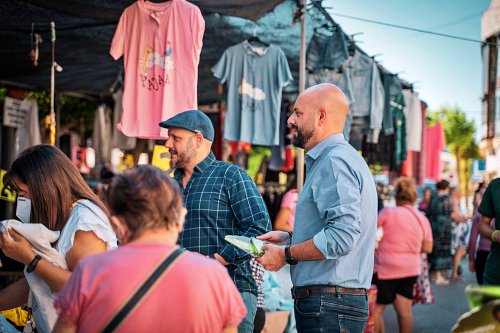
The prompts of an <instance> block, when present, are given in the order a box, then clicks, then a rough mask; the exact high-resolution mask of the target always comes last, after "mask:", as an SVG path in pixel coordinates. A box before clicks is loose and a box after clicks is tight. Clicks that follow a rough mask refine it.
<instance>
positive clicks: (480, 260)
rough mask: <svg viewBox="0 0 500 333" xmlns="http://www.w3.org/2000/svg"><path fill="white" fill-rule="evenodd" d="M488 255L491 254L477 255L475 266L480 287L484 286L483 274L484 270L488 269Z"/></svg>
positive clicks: (480, 253) (481, 252)
mask: <svg viewBox="0 0 500 333" xmlns="http://www.w3.org/2000/svg"><path fill="white" fill-rule="evenodd" d="M488 254H490V251H477V253H476V260H475V262H474V264H475V267H476V279H477V283H479V284H480V285H482V284H483V274H484V268H485V267H486V259H488Z"/></svg>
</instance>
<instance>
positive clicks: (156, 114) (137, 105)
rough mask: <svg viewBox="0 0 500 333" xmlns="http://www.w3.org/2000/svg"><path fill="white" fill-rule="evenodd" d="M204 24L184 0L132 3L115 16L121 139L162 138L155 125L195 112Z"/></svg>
mask: <svg viewBox="0 0 500 333" xmlns="http://www.w3.org/2000/svg"><path fill="white" fill-rule="evenodd" d="M204 31H205V21H204V19H203V16H202V15H201V12H200V9H199V8H198V7H196V6H195V5H193V4H191V3H189V2H187V1H185V0H171V1H167V2H165V3H158V4H156V3H153V2H150V1H136V2H135V3H134V4H132V5H130V6H129V7H127V8H126V9H125V11H124V12H123V13H122V15H121V17H120V21H119V22H118V26H117V27H116V32H115V35H114V37H113V41H112V43H111V48H110V51H109V52H110V54H111V56H112V57H113V58H114V59H115V60H118V58H120V57H121V56H122V55H123V56H124V69H125V82H124V92H123V113H122V118H121V121H120V123H119V124H118V129H120V130H121V131H122V132H123V133H124V134H125V135H127V136H132V137H140V138H148V139H162V138H163V139H164V138H165V137H166V136H167V130H166V129H163V128H160V126H158V124H159V123H160V122H161V121H163V120H165V119H168V118H170V117H172V116H174V115H176V114H178V113H180V112H183V111H186V110H192V109H196V108H197V107H198V101H197V83H198V63H199V60H200V52H201V47H202V43H203V33H204Z"/></svg>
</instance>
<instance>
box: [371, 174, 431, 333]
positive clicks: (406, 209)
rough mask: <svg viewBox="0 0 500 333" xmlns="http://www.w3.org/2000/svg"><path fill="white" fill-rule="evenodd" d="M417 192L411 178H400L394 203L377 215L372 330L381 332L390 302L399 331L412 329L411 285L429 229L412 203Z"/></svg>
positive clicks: (426, 247)
mask: <svg viewBox="0 0 500 333" xmlns="http://www.w3.org/2000/svg"><path fill="white" fill-rule="evenodd" d="M416 200H417V192H416V190H415V186H414V184H413V179H411V178H401V180H400V181H399V182H398V184H397V185H396V205H397V207H394V208H385V209H383V210H381V211H380V213H379V215H378V226H379V228H382V230H383V237H382V239H381V240H380V242H379V244H378V248H377V249H376V251H375V268H374V271H375V273H376V276H375V278H374V283H375V284H376V285H377V288H378V294H377V304H376V306H375V331H376V332H377V333H380V332H384V321H383V317H382V315H383V313H384V310H385V308H386V306H387V305H388V304H391V303H392V304H393V305H394V308H395V310H396V313H397V315H398V322H399V332H401V333H407V332H411V331H412V327H413V318H412V295H413V285H414V284H415V282H416V280H417V277H418V275H420V272H421V265H420V260H421V259H420V254H421V253H422V252H425V253H430V252H431V251H432V231H431V226H430V223H429V221H428V220H427V218H426V217H425V216H424V215H423V214H422V213H421V212H419V211H418V210H417V209H416V208H415V207H414V204H415V202H416Z"/></svg>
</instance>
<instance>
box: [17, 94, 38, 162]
mask: <svg viewBox="0 0 500 333" xmlns="http://www.w3.org/2000/svg"><path fill="white" fill-rule="evenodd" d="M20 109H23V110H26V111H27V113H26V115H25V118H24V124H23V126H21V127H19V128H18V130H17V137H18V138H19V143H18V146H17V150H16V155H18V154H19V153H21V152H22V151H23V150H25V149H27V148H29V147H31V146H35V145H38V144H40V143H42V139H41V136H40V121H39V119H38V103H37V101H36V99H35V98H32V97H28V98H25V99H23V101H22V102H21V106H20Z"/></svg>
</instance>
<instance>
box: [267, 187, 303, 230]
mask: <svg viewBox="0 0 500 333" xmlns="http://www.w3.org/2000/svg"><path fill="white" fill-rule="evenodd" d="M297 200H299V191H298V190H297V189H291V190H289V191H287V192H286V193H285V195H284V196H283V199H281V206H280V210H279V212H278V215H277V216H276V220H275V221H274V226H273V229H274V230H281V231H287V232H288V231H293V223H294V221H295V208H296V206H297Z"/></svg>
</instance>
